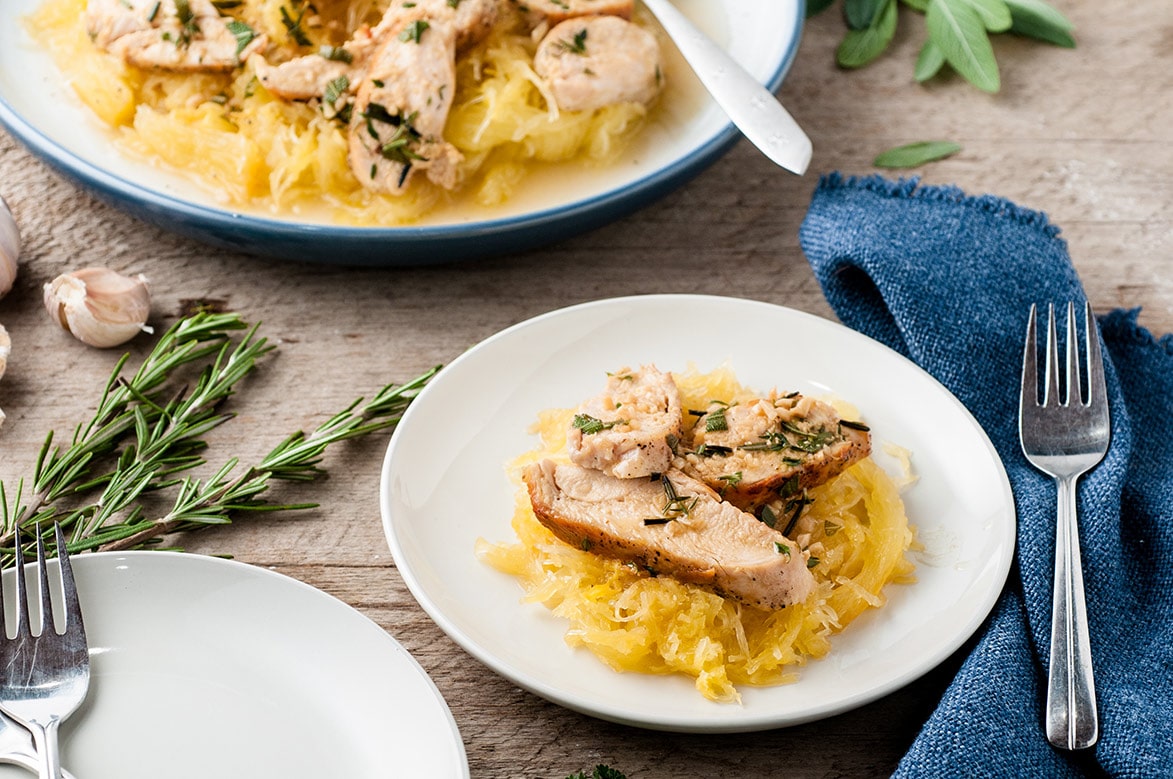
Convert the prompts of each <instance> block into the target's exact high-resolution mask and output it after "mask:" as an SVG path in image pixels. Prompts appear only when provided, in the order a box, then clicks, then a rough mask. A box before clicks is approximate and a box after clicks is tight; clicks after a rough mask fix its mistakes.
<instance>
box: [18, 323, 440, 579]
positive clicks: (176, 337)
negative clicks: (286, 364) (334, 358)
mask: <svg viewBox="0 0 1173 779" xmlns="http://www.w3.org/2000/svg"><path fill="white" fill-rule="evenodd" d="M272 350H273V347H272V346H271V345H270V344H269V343H268V342H267V340H266V339H265V338H262V337H259V336H258V335H257V328H256V327H250V326H249V325H248V324H247V323H245V322H244V321H243V320H241V319H240V317H239V316H237V315H236V314H217V313H209V312H202V313H197V314H195V315H193V316H191V317H188V318H185V319H182V320H180V321H179V322H177V323H176V324H175V325H174V326H172V327H171V328H170V329H168V331H167V332H166V333H164V334H163V336H162V337H160V339H159V341H158V342H157V343H156V345H155V347H154V348H153V349H152V351H151V353H150V354H149V355H148V356H147V357H146V358H145V359H144V360H143V362H142V365H141V366H140V367H139V369H138V371H136V372H135V373H133V374H132V375H130V376H124V375H123V372H124V369H125V368H126V364H127V362H128V361H129V355H125V356H123V357H122V359H120V360H119V361H118V362H117V364H116V365H115V367H114V370H113V372H112V374H111V377H110V380H109V381H108V382H107V383H106V385H105V387H104V389H103V390H102V393H101V396H100V398H99V402H98V405H97V410H96V412H95V414H94V416H93V418H92V419H90V420H89V421H88V422H86V423H84V424H81V425H78V426H77V428H76V429H75V430H74V434H73V437H72V439H71V440H70V442H69V444H68V445H66V446H54V444H53V441H54V434H53V433H52V432H50V433H49V434H48V436H47V437H46V439H45V443H44V445H43V446H42V448H41V451H40V454H39V456H38V458H37V461H36V463H35V465H34V469H33V476H32V479H31V480H30V481H29V483H30V484H31V485H32V488H31V490H30V491H29V494H28V495H27V496H26V495H25V480H23V479H21V480H20V481H19V482H18V484H17V486H16V489H15V491H14V492H13V491H10V490H8V489H7V488H6V487H5V485H4V483H3V482H0V564H4V565H7V564H8V563H10V562H11V560H12V556H13V548H14V544H15V539H16V536H17V533H20V534H21V535H22V536H25V537H28V536H30V535H32V534H33V532H34V531H33V528H34V527H35V526H36V525H37V524H38V523H40V524H41V525H42V528H43V531H42V532H43V537H44V539H45V541H46V542H47V543H48V544H49V545H50V546H51V545H52V544H51V542H52V540H53V536H52V533H51V531H50V530H49V529H48V526H49V524H50V523H52V522H59V523H61V524H62V526H63V527H64V528H65V529H66V531H67V537H68V539H69V541H68V546H69V549H70V551H82V550H93V549H134V548H144V547H149V546H151V545H157V544H158V542H159V540H160V539H161V538H162V537H163V536H166V535H168V534H171V533H176V532H181V531H187V530H195V529H198V528H201V527H206V526H208V525H216V524H225V523H228V522H230V521H231V520H232V519H233V518H234V517H236V516H238V515H243V514H246V513H252V512H272V511H281V510H297V509H306V508H312V507H314V506H316V505H317V504H314V503H295V504H278V503H271V502H269V501H268V500H266V499H265V498H264V497H262V496H263V493H265V492H266V491H267V490H268V489H269V488H270V486H271V483H272V481H273V480H275V479H276V480H285V481H312V480H314V479H316V478H318V477H320V476H321V475H323V473H324V470H323V469H322V468H321V466H320V463H321V460H322V457H323V455H324V453H325V452H326V450H327V448H328V447H330V446H331V445H332V444H335V443H338V442H340V441H345V440H349V439H353V438H359V437H361V436H365V435H369V434H371V433H374V432H377V431H380V430H385V429H388V428H390V427H393V426H394V425H395V424H397V423H398V422H399V420H400V418H401V417H402V415H403V412H404V411H405V410H406V408H407V406H408V404H409V403H410V402H411V400H412V399H413V398H415V396H416V395H418V394H419V392H420V390H421V389H423V387H424V386H425V385H426V384H427V382H428V381H429V380H430V379H431V377H432V376H434V375H435V373H436V371H437V370H438V368H433V369H431V370H429V371H427V372H425V373H424V374H422V375H420V376H418V377H416V378H415V379H413V380H411V381H409V382H407V383H405V384H402V385H394V384H390V385H387V386H386V387H383V388H382V389H381V390H379V391H378V392H377V393H376V394H375V396H374V397H373V398H371V400H369V401H364V399H362V398H359V399H357V400H355V401H354V402H352V403H351V404H350V405H349V406H347V407H346V408H345V409H343V410H342V411H340V412H339V413H337V414H335V415H334V416H332V417H331V418H329V419H328V420H327V421H326V422H324V423H322V424H321V425H320V426H319V427H317V428H316V429H315V430H313V431H312V432H310V433H309V434H306V433H304V432H300V431H299V432H296V433H293V434H292V435H289V436H287V437H286V438H285V439H284V440H282V441H281V442H280V443H278V444H277V446H276V447H275V448H274V449H273V450H272V451H270V452H269V454H267V455H266V456H265V457H263V458H261V459H260V460H259V461H258V462H256V463H254V464H252V465H249V466H247V467H242V466H241V464H240V463H239V461H238V459H237V458H235V457H233V458H228V459H227V460H226V461H225V462H224V464H223V465H221V466H220V467H219V468H218V469H217V470H216V471H215V472H214V473H213V474H212V475H211V476H208V477H205V478H198V477H196V476H194V475H191V474H190V471H192V470H193V469H195V468H197V467H199V466H202V465H204V464H205V462H206V461H205V459H204V457H203V451H204V450H205V449H206V448H207V447H208V444H207V442H206V441H205V439H204V437H205V436H206V434H207V433H209V432H210V431H212V430H214V429H215V428H217V427H219V426H220V425H222V424H224V423H225V422H228V421H229V420H230V419H232V417H233V416H234V415H233V414H232V413H231V412H226V411H224V410H223V409H222V405H223V403H224V401H226V400H227V399H228V398H229V397H231V396H232V395H233V394H234V393H235V392H236V391H237V388H238V386H239V385H240V383H241V381H242V380H243V379H244V378H245V377H246V376H247V375H248V374H250V373H251V372H252V371H253V370H254V369H255V367H256V365H257V361H258V360H259V359H260V358H261V357H263V356H264V355H266V354H267V353H268V352H270V351H272ZM193 376H194V381H191V380H192V377H193ZM188 383H190V385H191V386H190V387H188V386H187V384H188ZM169 491H170V492H173V493H174V496H173V497H172V498H171V499H170V500H167V493H168V492H169ZM10 494H11V498H12V500H11V501H10V500H9V497H10ZM148 495H150V496H151V498H150V500H147V499H146V498H147V496H148ZM167 505H169V506H170V508H167V509H165V510H164V509H158V510H156V511H152V510H151V508H152V507H157V506H167Z"/></svg>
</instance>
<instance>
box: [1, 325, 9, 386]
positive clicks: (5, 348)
mask: <svg viewBox="0 0 1173 779" xmlns="http://www.w3.org/2000/svg"><path fill="white" fill-rule="evenodd" d="M10 354H12V339H11V338H9V337H8V331H7V330H5V329H4V325H0V379H2V378H4V371H5V370H7V368H8V355H10Z"/></svg>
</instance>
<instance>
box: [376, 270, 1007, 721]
mask: <svg viewBox="0 0 1173 779" xmlns="http://www.w3.org/2000/svg"><path fill="white" fill-rule="evenodd" d="M647 301H654V302H657V303H668V304H674V305H687V304H688V303H690V302H691V303H697V302H700V303H703V302H706V301H707V302H713V303H717V304H730V303H732V304H736V305H747V306H750V307H754V308H758V309H780V310H781V311H782V312H786V313H787V314H788V315H792V316H796V317H798V318H799V319H802V320H805V321H806V322H807V323H809V324H811V325H813V326H815V327H824V328H828V329H830V330H834V331H838V332H840V333H842V334H844V335H846V336H848V337H850V338H853V339H856V340H858V341H859V342H860V343H866V344H867V345H868V346H869V348H873V347H878V348H879V349H880V350H881V351H882V352H885V353H886V354H887V356H888V357H889V358H895V359H897V360H899V361H900V362H902V363H904V364H905V365H906V366H907V367H908V368H911V369H912V370H913V371H914V372H916V373H918V374H920V375H921V376H922V377H923V378H924V379H927V380H928V381H929V382H931V383H932V384H933V385H935V388H936V389H937V390H939V392H940V393H942V397H943V398H945V399H947V400H948V402H949V403H951V404H952V405H953V406H954V407H955V408H956V409H957V410H958V411H959V412H960V413H961V414H962V415H963V417H964V418H965V419H966V420H967V422H968V423H969V425H970V426H971V427H972V430H973V432H975V433H976V435H977V436H978V439H979V441H980V442H981V444H982V445H983V452H984V454H986V455H987V456H988V457H989V458H990V461H991V464H992V465H993V466H994V470H995V474H996V476H997V480H998V483H999V487H1000V493H1001V495H1000V498H1001V501H1000V505H1001V506H1002V510H1003V511H1004V512H1005V513H1006V516H1005V520H1006V521H1005V522H1004V524H1003V525H1002V527H1001V534H1000V535H1001V538H1000V539H999V540H1000V542H1001V543H1000V544H999V548H1000V549H1003V550H1004V551H1005V554H1004V555H1003V558H1002V559H1000V560H999V561H998V565H997V567H996V568H995V569H994V571H995V572H994V579H993V581H994V582H995V583H996V586H995V585H994V584H991V586H990V587H989V589H988V591H987V592H985V593H984V594H985V597H984V598H983V599H982V600H981V602H980V605H979V607H978V608H977V609H976V610H975V611H974V612H973V614H972V616H971V617H970V619H969V620H968V621H967V622H966V623H965V625H964V626H963V627H961V628H960V629H958V630H957V632H956V633H955V634H954V635H953V636H952V639H951V640H949V641H945V642H943V643H942V644H941V645H940V646H939V647H938V648H937V649H936V650H935V651H934V652H932V653H931V654H930V655H929V656H928V657H927V658H926V659H925V660H924V661H922V662H921V663H920V665H918V666H916V667H912V668H909V669H907V670H905V671H904V672H903V673H901V674H898V675H896V676H894V677H893V678H891V679H890V680H888V681H887V682H885V683H884V684H881V685H876V686H874V687H872V688H869V689H867V690H864V691H862V692H859V693H857V694H855V695H853V696H850V697H849V698H847V699H844V700H841V701H836V702H833V703H827V704H823V705H815V706H811V707H809V708H808V709H806V710H805V711H804V713H803V714H802V715H799V716H794V715H789V716H782V717H779V716H777V715H774V716H770V714H769V713H768V712H766V713H762V714H761V715H759V716H748V717H741V718H736V719H731V720H730V721H728V722H727V723H726V722H713V721H711V720H710V721H706V722H698V721H696V720H695V719H693V718H690V717H687V716H685V717H677V718H670V719H661V720H656V721H651V720H649V719H648V718H641V717H639V716H632V715H631V713H630V711H628V710H620V709H617V708H615V707H611V706H608V705H602V706H600V705H597V704H592V703H590V702H589V701H576V700H572V699H570V698H569V697H568V696H567V695H565V694H563V693H561V692H560V690H559V689H558V687H557V686H556V685H553V684H547V683H545V682H543V681H542V680H540V679H537V678H534V677H532V676H527V675H525V674H524V671H521V672H514V669H513V668H512V667H511V666H510V665H509V664H508V663H506V662H503V661H500V660H498V659H497V657H496V656H495V655H494V654H493V653H492V652H491V651H490V650H489V649H487V648H485V647H482V646H481V645H480V644H479V643H478V642H477V641H476V640H475V639H474V638H473V637H471V636H469V635H466V634H465V632H464V631H463V630H462V629H460V627H459V626H457V625H455V624H454V623H453V622H452V621H451V620H449V619H448V618H447V617H446V616H445V615H444V612H443V610H442V609H441V607H440V606H439V604H437V603H436V602H435V601H434V600H433V599H432V597H431V596H430V595H429V594H428V592H427V591H426V589H425V588H424V587H423V585H422V584H421V582H420V581H419V579H418V578H417V576H416V573H415V571H414V570H413V569H412V566H411V564H410V563H408V564H407V565H405V564H404V556H405V553H404V550H403V548H402V546H401V545H400V543H399V537H398V533H397V532H396V529H395V527H394V526H393V522H392V516H391V514H392V507H391V494H390V493H391V490H390V488H389V481H390V469H391V466H392V461H393V458H394V456H395V453H396V447H397V445H398V439H399V430H400V429H403V428H404V427H406V426H408V425H409V424H410V421H411V418H412V417H413V416H414V415H413V410H414V409H415V408H416V404H415V403H414V402H413V403H412V405H411V406H409V407H408V409H407V412H406V413H405V414H404V417H403V419H402V420H401V421H400V423H399V425H398V426H397V428H396V431H395V433H394V434H393V435H392V437H391V440H390V442H389V443H388V446H387V449H386V452H385V454H384V458H383V465H382V468H381V472H380V484H379V503H380V513H381V517H382V522H383V529H384V534H385V536H386V539H387V543H388V546H389V548H390V551H391V554H392V557H393V559H394V560H395V565H396V569H397V570H398V571H399V574H400V576H401V577H402V578H403V580H404V582H405V584H406V585H407V587H408V590H409V591H410V592H411V594H412V596H413V597H414V598H415V599H416V601H417V603H419V605H420V607H421V608H423V609H424V611H425V613H427V614H428V616H429V618H431V619H432V621H433V622H435V623H436V624H437V626H438V627H440V628H441V630H442V631H443V632H444V633H445V634H446V635H448V637H449V638H451V639H452V640H453V641H454V642H455V643H456V644H458V645H459V646H460V647H461V648H462V649H463V650H464V651H466V652H467V653H469V654H470V655H472V656H473V657H474V658H476V659H477V660H478V661H479V662H481V663H482V664H484V665H485V666H486V667H488V668H489V669H490V670H492V671H493V672H494V673H496V674H498V675H499V676H501V677H503V678H505V679H507V680H509V681H510V682H512V683H514V684H516V685H517V686H519V687H521V688H523V689H526V690H528V691H529V692H532V693H534V694H536V695H538V696H540V697H542V698H544V699H546V700H549V701H551V702H553V703H556V704H558V705H560V706H563V707H565V708H568V709H571V710H573V711H577V712H580V713H582V714H586V715H589V716H592V717H596V718H599V719H602V720H606V721H611V722H616V723H619V724H623V725H631V726H635V727H640V728H646V729H650V730H660V731H669V732H690V733H745V732H754V731H761V730H767V729H774V728H778V727H789V726H793V725H799V724H803V723H806V722H811V721H815V720H819V719H824V718H826V717H829V716H833V715H835V714H840V713H843V712H846V711H850V710H852V709H855V708H858V707H860V706H863V705H865V704H867V703H870V702H872V701H875V700H877V699H879V698H881V697H884V696H886V695H888V694H890V693H892V692H894V691H896V690H899V689H901V688H902V687H905V686H907V685H908V684H910V683H912V682H913V681H915V680H917V679H919V678H921V677H922V676H924V675H926V674H927V673H929V672H930V671H931V670H933V669H934V668H936V667H938V666H939V665H940V664H941V663H943V662H944V661H945V660H946V659H948V658H949V656H951V655H952V654H953V653H954V652H956V651H957V650H958V649H959V648H960V647H962V646H963V645H964V644H965V642H966V641H968V640H969V639H970V638H971V637H972V636H973V635H974V634H975V633H976V632H977V631H978V629H979V628H980V627H981V625H982V624H983V623H984V622H985V620H986V619H987V618H988V617H989V615H990V613H991V612H992V611H993V609H994V607H995V606H996V604H997V602H998V600H999V599H1000V598H1001V597H1002V593H1003V591H1004V590H1005V585H1006V580H1007V578H1008V576H1009V572H1010V569H1011V567H1012V564H1013V561H1014V551H1015V544H1016V533H1017V510H1016V506H1015V502H1014V496H1013V491H1012V489H1011V485H1010V480H1009V476H1008V474H1007V472H1006V469H1005V466H1004V464H1003V463H1002V460H1001V457H1000V455H999V454H998V452H997V450H996V449H995V448H994V445H993V443H992V441H991V440H990V438H989V436H988V434H987V433H986V431H985V429H984V428H983V427H982V426H981V425H980V424H979V423H978V422H977V420H976V419H975V418H974V417H973V415H972V413H970V411H969V409H967V408H966V407H965V405H964V404H963V403H962V402H961V401H960V400H959V399H958V398H957V397H956V396H955V395H954V394H953V393H952V392H950V391H949V389H948V388H946V387H945V386H944V385H943V384H941V382H940V381H938V380H937V379H936V378H935V377H933V376H932V375H931V374H930V373H928V372H927V371H926V370H924V369H923V368H921V367H920V366H919V365H917V364H916V363H915V362H913V361H912V360H911V359H909V358H908V357H906V356H904V355H902V354H900V353H899V352H898V351H896V350H894V349H892V348H891V347H889V346H887V345H885V344H883V343H880V342H879V341H876V340H875V339H873V338H871V337H869V336H867V335H865V334H863V333H861V332H859V331H857V330H853V329H851V328H848V327H847V326H845V325H843V324H841V323H839V322H835V321H832V320H830V319H825V318H823V317H819V316H816V315H814V314H810V313H808V312H804V311H800V310H798V309H794V308H790V307H788V306H784V305H780V304H775V303H769V302H765V301H761V300H754V299H748V298H739V297H732V296H721V295H705V294H678V293H653V294H647V295H629V296H622V297H610V298H602V299H597V300H590V301H586V302H582V303H578V304H574V305H570V306H565V307H561V308H557V309H554V310H551V311H547V312H545V313H542V314H538V315H536V316H533V317H530V318H527V319H525V320H522V321H520V322H517V323H515V324H513V325H510V326H509V327H506V328H504V329H502V330H500V331H498V332H497V333H494V334H493V335H490V336H489V337H487V338H485V339H483V340H482V341H480V342H478V343H477V344H476V345H475V346H473V347H471V348H470V349H468V350H466V351H465V352H463V353H462V354H460V355H459V356H458V357H457V358H456V359H455V360H453V361H452V362H451V363H450V364H449V366H448V367H452V366H455V365H457V364H459V363H463V362H464V361H467V360H471V359H475V356H476V354H477V353H478V352H479V351H480V350H481V349H482V347H485V348H487V347H489V346H490V345H491V344H493V343H495V342H497V341H499V340H501V339H505V338H510V337H512V336H514V335H515V334H517V333H519V332H523V331H524V330H527V329H529V328H532V327H536V326H541V325H543V324H544V323H545V322H546V321H548V320H550V319H555V318H558V317H561V316H565V315H573V314H574V313H576V312H580V311H583V310H587V309H591V308H606V307H610V306H616V305H632V304H637V305H638V304H640V303H645V302H647ZM434 385H435V382H434V381H433V383H432V384H431V385H429V386H428V387H425V388H424V390H423V392H421V394H420V397H423V396H424V393H428V392H429V390H430V389H431V387H432V386H434ZM470 554H471V553H470ZM519 608H521V606H520V605H519ZM832 651H834V649H832ZM616 673H618V672H616ZM743 711H744V710H743Z"/></svg>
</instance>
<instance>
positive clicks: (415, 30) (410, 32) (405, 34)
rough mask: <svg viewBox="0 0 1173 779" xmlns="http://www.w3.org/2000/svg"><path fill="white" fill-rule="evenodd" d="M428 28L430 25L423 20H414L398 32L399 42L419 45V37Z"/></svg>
mask: <svg viewBox="0 0 1173 779" xmlns="http://www.w3.org/2000/svg"><path fill="white" fill-rule="evenodd" d="M430 26H431V25H430V24H428V23H427V22H426V21H424V20H423V19H416V20H415V21H413V22H412V23H410V24H408V25H407V26H406V27H404V28H403V29H402V30H400V31H399V40H401V41H403V42H404V43H406V42H407V41H414V42H416V43H419V42H420V36H422V35H423V34H424V30H426V29H428V28H429V27H430Z"/></svg>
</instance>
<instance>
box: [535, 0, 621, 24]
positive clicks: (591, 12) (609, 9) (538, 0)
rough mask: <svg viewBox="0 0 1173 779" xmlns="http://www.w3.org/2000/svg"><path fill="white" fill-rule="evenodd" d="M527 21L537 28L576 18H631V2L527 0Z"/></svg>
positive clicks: (617, 0) (607, 0)
mask: <svg viewBox="0 0 1173 779" xmlns="http://www.w3.org/2000/svg"><path fill="white" fill-rule="evenodd" d="M523 5H524V6H525V9H526V13H527V14H528V19H529V21H530V22H531V23H532V24H533V26H535V27H536V26H537V25H538V24H540V23H541V22H542V21H546V22H549V23H550V24H551V25H555V24H558V23H559V22H564V21H566V20H567V19H573V18H575V17H577V16H620V17H623V18H624V19H630V18H631V12H632V10H633V8H634V6H635V3H634V1H633V0H527V2H524V3H523Z"/></svg>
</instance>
